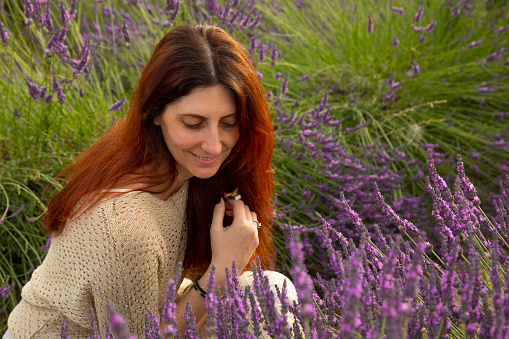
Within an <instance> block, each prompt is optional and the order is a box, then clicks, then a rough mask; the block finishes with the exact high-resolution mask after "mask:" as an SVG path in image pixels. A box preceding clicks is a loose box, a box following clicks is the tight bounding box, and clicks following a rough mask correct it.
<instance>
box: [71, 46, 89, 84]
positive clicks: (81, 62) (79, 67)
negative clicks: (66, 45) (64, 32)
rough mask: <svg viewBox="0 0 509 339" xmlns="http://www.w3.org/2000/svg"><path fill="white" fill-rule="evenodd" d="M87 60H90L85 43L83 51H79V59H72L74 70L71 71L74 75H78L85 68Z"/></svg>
mask: <svg viewBox="0 0 509 339" xmlns="http://www.w3.org/2000/svg"><path fill="white" fill-rule="evenodd" d="M89 60H90V48H88V46H87V45H85V46H84V47H83V51H82V52H81V58H80V60H78V61H75V60H74V61H75V65H73V67H74V72H73V75H74V77H78V76H79V75H80V74H81V73H82V72H83V71H84V70H85V68H86V67H87V65H88V61H89Z"/></svg>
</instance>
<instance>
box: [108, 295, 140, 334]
mask: <svg viewBox="0 0 509 339" xmlns="http://www.w3.org/2000/svg"><path fill="white" fill-rule="evenodd" d="M107 310H108V318H109V319H110V326H111V329H112V330H113V332H114V333H115V334H116V336H117V337H118V339H136V337H135V336H134V335H131V334H129V331H128V329H127V324H126V322H125V319H124V317H122V316H121V315H120V314H118V312H117V310H116V309H115V306H114V305H113V304H112V303H111V302H108V304H107Z"/></svg>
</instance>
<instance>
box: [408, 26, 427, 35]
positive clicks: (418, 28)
mask: <svg viewBox="0 0 509 339" xmlns="http://www.w3.org/2000/svg"><path fill="white" fill-rule="evenodd" d="M410 28H412V30H413V31H414V32H417V33H422V32H424V29H425V28H424V27H422V26H415V25H414V24H410Z"/></svg>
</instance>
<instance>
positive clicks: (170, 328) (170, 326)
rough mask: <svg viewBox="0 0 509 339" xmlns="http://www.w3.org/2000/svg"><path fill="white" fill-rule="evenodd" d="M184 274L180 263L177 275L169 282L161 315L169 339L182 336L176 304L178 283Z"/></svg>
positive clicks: (165, 333)
mask: <svg viewBox="0 0 509 339" xmlns="http://www.w3.org/2000/svg"><path fill="white" fill-rule="evenodd" d="M181 274H182V264H181V263H179V264H178V266H177V269H176V271H175V274H174V275H173V277H172V278H170V280H169V282H168V287H167V292H166V300H165V301H164V306H163V311H162V315H161V319H162V321H163V322H164V323H165V324H166V328H165V329H164V330H163V331H164V335H165V336H167V337H173V336H178V335H180V330H179V327H178V324H177V320H176V317H177V314H176V310H177V304H176V303H175V297H176V291H177V283H178V282H179V281H180V275H181Z"/></svg>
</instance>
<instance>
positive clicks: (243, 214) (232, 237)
mask: <svg viewBox="0 0 509 339" xmlns="http://www.w3.org/2000/svg"><path fill="white" fill-rule="evenodd" d="M229 203H230V204H231V205H232V206H233V222H232V224H231V225H230V226H227V227H223V218H224V214H225V201H224V200H223V198H221V201H220V202H219V203H218V204H216V206H215V208H214V214H213V216H212V225H211V228H210V242H211V248H212V262H213V263H214V265H215V266H216V268H217V269H218V270H220V271H219V272H222V271H224V267H231V265H232V262H233V261H234V260H235V264H236V266H237V270H238V272H242V271H243V270H244V268H245V267H246V266H247V264H248V263H249V259H250V258H251V256H252V255H253V252H254V251H255V249H256V247H257V246H258V229H257V227H256V224H255V223H254V222H253V220H257V219H256V213H254V212H251V210H250V209H249V207H248V206H247V205H245V204H244V202H243V201H242V200H231V201H229ZM216 272H217V271H216Z"/></svg>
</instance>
